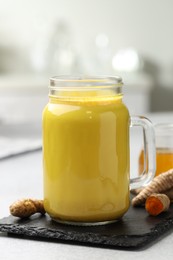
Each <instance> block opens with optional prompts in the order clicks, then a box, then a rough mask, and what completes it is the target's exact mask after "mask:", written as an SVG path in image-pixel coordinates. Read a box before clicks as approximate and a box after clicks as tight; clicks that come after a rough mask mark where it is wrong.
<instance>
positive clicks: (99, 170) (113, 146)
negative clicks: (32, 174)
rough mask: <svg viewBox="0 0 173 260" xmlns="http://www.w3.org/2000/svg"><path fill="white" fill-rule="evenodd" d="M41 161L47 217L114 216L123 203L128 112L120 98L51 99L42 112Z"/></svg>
mask: <svg viewBox="0 0 173 260" xmlns="http://www.w3.org/2000/svg"><path fill="white" fill-rule="evenodd" d="M43 162H44V163H43V165H44V206H45V209H46V211H47V212H48V214H49V215H50V216H51V217H53V218H55V219H60V220H66V221H82V222H87V221H89V222H90V221H91V222H92V221H93V222H95V221H106V220H114V219H117V218H120V217H121V216H122V215H123V214H124V213H125V212H126V211H127V210H128V207H129V114H128V110H127V109H126V107H125V106H124V105H123V103H122V101H121V98H120V97H117V96H115V97H114V98H111V99H106V100H99V99H98V98H97V99H96V98H94V97H92V98H91V100H90V99H89V98H87V99H82V98H81V100H77V101H75V100H74V101H68V99H67V100H64V101H61V100H58V99H51V100H50V102H49V104H48V105H47V107H46V108H45V110H44V113H43Z"/></svg>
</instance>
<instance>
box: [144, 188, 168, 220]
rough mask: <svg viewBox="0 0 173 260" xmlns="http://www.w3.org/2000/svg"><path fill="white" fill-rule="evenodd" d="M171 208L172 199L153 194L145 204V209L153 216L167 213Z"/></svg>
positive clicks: (163, 195)
mask: <svg viewBox="0 0 173 260" xmlns="http://www.w3.org/2000/svg"><path fill="white" fill-rule="evenodd" d="M169 206H170V199H169V198H168V196H167V195H165V194H156V193H154V194H152V195H150V196H149V197H148V198H147V200H146V202H145V209H146V211H147V212H148V213H149V214H150V215H151V216H157V215H159V214H160V213H162V212H164V211H167V210H168V209H169Z"/></svg>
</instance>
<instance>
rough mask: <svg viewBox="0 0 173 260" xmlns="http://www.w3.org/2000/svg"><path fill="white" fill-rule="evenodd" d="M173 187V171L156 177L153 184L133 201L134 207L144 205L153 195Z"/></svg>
mask: <svg viewBox="0 0 173 260" xmlns="http://www.w3.org/2000/svg"><path fill="white" fill-rule="evenodd" d="M172 187H173V169H170V170H169V171H167V172H164V173H162V174H160V175H158V176H156V177H155V178H154V179H153V180H152V181H151V183H150V184H149V185H148V186H147V187H145V188H143V189H142V191H141V192H140V193H139V194H138V195H137V196H136V197H134V198H133V199H132V205H133V206H134V207H136V206H139V205H142V204H144V203H145V200H146V199H147V198H148V197H149V196H150V195H151V194H152V193H164V191H168V190H169V189H171V188H172Z"/></svg>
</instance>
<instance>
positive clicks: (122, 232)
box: [0, 205, 173, 249]
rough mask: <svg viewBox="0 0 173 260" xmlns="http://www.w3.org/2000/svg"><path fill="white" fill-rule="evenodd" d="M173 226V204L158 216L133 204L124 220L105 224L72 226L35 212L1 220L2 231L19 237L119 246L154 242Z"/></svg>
mask: <svg viewBox="0 0 173 260" xmlns="http://www.w3.org/2000/svg"><path fill="white" fill-rule="evenodd" d="M172 227H173V205H171V208H170V210H169V211H168V212H165V213H162V214H160V215H159V216H157V217H152V216H149V215H148V214H147V212H146V211H145V209H144V208H142V207H141V208H133V207H131V208H130V209H129V211H128V212H127V213H126V214H125V216H124V217H123V218H122V220H120V221H118V222H115V223H113V224H109V225H103V226H92V227H91V226H90V227H81V226H69V225H63V224H58V223H56V222H54V221H52V220H51V219H50V217H49V216H48V215H45V216H40V215H39V214H35V215H34V216H32V217H31V218H29V219H22V220H21V219H19V218H16V217H13V216H9V217H6V218H3V219H1V220H0V231H1V232H7V233H8V234H15V235H17V236H19V237H21V235H22V237H26V238H28V237H31V238H34V239H38V240H39V239H40V240H44V239H45V240H47V239H48V240H50V241H54V242H55V241H57V242H66V243H73V244H82V245H89V246H97V247H109V248H116V249H137V248H140V247H144V246H147V245H149V244H150V245H152V244H153V242H155V241H157V239H158V238H159V237H163V234H164V233H165V234H166V232H168V231H170V229H171V228H172Z"/></svg>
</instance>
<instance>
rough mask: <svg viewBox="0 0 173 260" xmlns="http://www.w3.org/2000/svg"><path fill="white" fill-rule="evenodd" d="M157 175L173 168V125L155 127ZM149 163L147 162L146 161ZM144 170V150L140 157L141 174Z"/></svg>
mask: <svg viewBox="0 0 173 260" xmlns="http://www.w3.org/2000/svg"><path fill="white" fill-rule="evenodd" d="M155 137H156V173H155V176H157V175H159V174H161V173H163V172H166V171H168V170H169V169H171V168H173V124H158V125H155ZM146 163H147V160H146ZM143 169H144V150H142V151H141V152H140V156H139V174H141V173H142V172H143Z"/></svg>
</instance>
